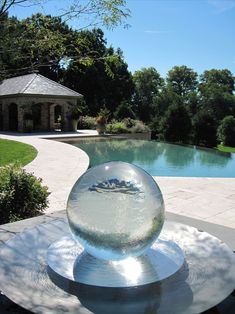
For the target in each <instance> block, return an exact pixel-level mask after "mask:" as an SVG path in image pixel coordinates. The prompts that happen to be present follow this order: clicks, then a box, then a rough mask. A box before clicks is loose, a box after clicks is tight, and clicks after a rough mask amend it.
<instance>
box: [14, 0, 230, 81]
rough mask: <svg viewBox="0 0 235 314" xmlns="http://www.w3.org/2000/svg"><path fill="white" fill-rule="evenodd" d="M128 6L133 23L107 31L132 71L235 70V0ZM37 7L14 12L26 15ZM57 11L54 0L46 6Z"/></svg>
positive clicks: (130, 2)
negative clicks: (178, 66) (149, 68)
mask: <svg viewBox="0 0 235 314" xmlns="http://www.w3.org/2000/svg"><path fill="white" fill-rule="evenodd" d="M59 1H60V0H59ZM57 3H58V1H57ZM127 7H128V8H129V9H130V10H131V18H129V19H128V23H129V24H130V25H131V27H130V28H129V29H123V28H122V27H118V28H116V29H114V30H113V31H107V30H104V32H105V37H106V38H107V41H108V44H109V45H112V46H113V47H115V48H118V47H120V48H121V49H122V51H123V54H124V57H125V60H126V62H127V63H128V65H129V70H130V71H132V72H134V71H136V70H139V69H141V68H143V67H150V66H153V67H155V68H156V69H157V70H158V71H159V72H160V74H161V75H162V76H163V77H165V76H166V74H167V72H168V71H169V70H170V69H171V68H172V67H173V66H175V65H186V66H188V67H190V68H192V69H194V70H195V71H197V72H198V74H202V72H203V71H204V70H209V69H212V68H216V69H224V68H227V69H229V70H230V71H231V72H232V73H233V74H234V75H235V38H234V31H235V0H152V1H149V0H127ZM37 11H42V9H41V8H38V9H35V8H23V9H22V8H17V9H16V8H15V9H14V10H12V11H11V13H12V14H14V15H17V16H18V17H19V18H23V17H26V16H28V15H30V14H31V13H32V12H37ZM56 12H57V9H56V8H55V1H51V2H50V5H48V6H46V7H44V11H43V13H50V14H52V15H53V14H56Z"/></svg>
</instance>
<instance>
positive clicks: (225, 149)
mask: <svg viewBox="0 0 235 314" xmlns="http://www.w3.org/2000/svg"><path fill="white" fill-rule="evenodd" d="M217 148H218V150H220V151H221V152H227V153H235V147H230V146H223V145H218V146H217Z"/></svg>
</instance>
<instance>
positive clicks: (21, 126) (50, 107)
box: [1, 96, 77, 132]
mask: <svg viewBox="0 0 235 314" xmlns="http://www.w3.org/2000/svg"><path fill="white" fill-rule="evenodd" d="M11 104H17V108H18V131H19V132H24V131H25V122H24V115H25V114H26V113H29V114H32V106H33V105H35V104H40V105H41V125H40V129H41V131H50V130H54V108H55V106H56V105H59V106H61V116H62V117H61V118H62V131H71V130H72V123H71V121H70V119H69V113H70V112H71V110H72V108H73V106H75V105H76V104H77V99H68V98H55V97H36V96H35V97H31V96H30V97H25V96H21V97H6V98H2V99H1V107H2V117H3V125H2V129H3V131H9V128H10V125H9V106H10V105H11Z"/></svg>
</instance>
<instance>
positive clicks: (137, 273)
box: [47, 234, 184, 287]
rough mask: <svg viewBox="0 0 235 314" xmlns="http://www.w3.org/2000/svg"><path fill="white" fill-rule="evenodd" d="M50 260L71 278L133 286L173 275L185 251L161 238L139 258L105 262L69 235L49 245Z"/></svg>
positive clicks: (94, 282) (61, 273)
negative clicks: (92, 254) (88, 251)
mask: <svg viewBox="0 0 235 314" xmlns="http://www.w3.org/2000/svg"><path fill="white" fill-rule="evenodd" d="M166 236H167V235H166V234H165V237H166ZM47 262H48V265H49V266H50V267H51V268H52V269H53V270H54V271H55V272H56V273H57V274H59V275H61V276H62V277H65V278H67V279H69V280H72V281H76V282H79V283H83V284H88V285H91V286H99V287H133V286H141V285H145V284H149V283H153V282H157V281H161V280H163V279H166V278H167V277H169V276H171V275H173V274H174V273H176V272H177V271H178V270H179V269H180V268H181V266H182V265H183V263H184V254H183V251H182V250H181V249H180V247H179V246H178V245H177V244H175V243H174V242H172V241H169V240H161V239H159V240H157V241H156V242H155V243H154V244H153V245H152V246H151V248H150V249H148V250H146V252H145V253H144V254H143V255H141V256H139V257H130V258H127V259H125V260H121V261H106V260H101V259H98V258H95V257H93V256H91V255H90V254H88V253H86V251H84V248H83V247H82V246H81V245H79V244H78V243H77V242H76V241H75V240H74V239H73V238H72V237H70V236H68V237H63V238H61V239H60V240H59V241H56V242H55V243H53V244H52V245H51V246H50V247H49V249H48V251H47Z"/></svg>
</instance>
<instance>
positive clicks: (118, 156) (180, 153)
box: [66, 139, 235, 178]
mask: <svg viewBox="0 0 235 314" xmlns="http://www.w3.org/2000/svg"><path fill="white" fill-rule="evenodd" d="M66 143H69V144H72V145H75V146H77V147H79V148H81V149H82V150H84V151H85V152H86V153H87V154H88V155H89V157H90V166H94V165H97V164H100V163H103V162H107V161H113V160H121V161H126V162H130V163H133V164H135V165H137V166H139V167H142V168H143V169H144V170H146V171H147V172H148V173H150V174H151V175H152V176H170V177H175V176H177V177H228V178H229V177H230V178H234V177H235V154H230V153H222V152H219V151H217V150H214V149H207V148H199V147H195V146H183V145H175V144H168V143H162V142H155V141H142V140H130V139H125V140H124V139H121V140H120V139H108V140H106V139H105V140H103V139H102V140H97V139H86V140H78V141H76V142H75V141H66Z"/></svg>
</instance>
